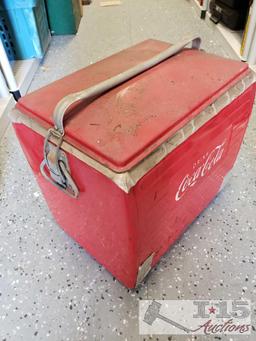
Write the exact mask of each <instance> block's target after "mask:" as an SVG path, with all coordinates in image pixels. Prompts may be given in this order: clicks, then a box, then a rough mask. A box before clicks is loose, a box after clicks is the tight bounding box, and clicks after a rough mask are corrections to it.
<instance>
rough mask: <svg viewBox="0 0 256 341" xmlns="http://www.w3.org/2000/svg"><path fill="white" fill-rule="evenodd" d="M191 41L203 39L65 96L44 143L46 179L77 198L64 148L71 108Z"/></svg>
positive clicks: (95, 96) (195, 45) (180, 44)
mask: <svg viewBox="0 0 256 341" xmlns="http://www.w3.org/2000/svg"><path fill="white" fill-rule="evenodd" d="M190 43H192V48H197V49H199V47H200V43H201V38H200V37H194V38H192V39H189V40H186V41H184V42H182V43H179V44H176V45H173V46H171V47H169V48H168V49H166V50H165V51H163V52H161V53H159V54H157V55H156V56H154V57H153V58H151V59H149V60H147V61H145V62H143V63H141V64H139V65H136V66H134V67H132V68H130V69H128V70H127V71H124V72H122V73H120V74H118V75H116V76H114V77H112V78H110V79H107V80H105V81H103V82H101V83H99V84H97V85H94V86H92V87H90V88H89V89H85V90H82V91H79V92H76V93H73V94H70V95H68V96H66V97H64V98H63V99H62V100H61V101H60V102H59V103H58V104H57V106H56V107H55V110H54V113H53V120H54V128H51V129H49V131H48V134H47V136H46V138H45V142H44V159H43V161H42V163H41V167H40V169H41V173H42V175H43V176H44V177H45V179H47V180H48V181H50V182H51V183H52V184H53V185H55V186H56V187H58V188H60V189H61V190H62V191H64V192H65V193H66V194H68V195H70V196H72V197H73V198H77V197H78V195H79V190H78V188H77V186H76V184H75V182H74V180H73V179H72V177H71V174H70V170H69V166H68V161H67V158H66V155H65V153H64V152H63V151H61V149H60V147H61V145H62V142H63V136H64V135H65V131H64V120H65V118H67V116H68V114H67V111H68V109H69V108H70V106H71V105H73V104H75V103H76V102H77V101H81V100H83V101H85V100H87V101H88V100H92V99H95V98H97V97H99V96H100V95H102V94H103V93H105V92H106V91H108V90H111V89H113V88H114V87H115V86H118V85H120V84H121V83H124V82H125V81H127V80H129V79H131V78H133V77H135V76H137V75H139V74H140V73H142V72H144V71H146V70H148V69H150V68H151V67H153V66H155V65H157V64H159V63H161V62H162V61H164V60H166V59H167V58H169V57H171V56H173V55H175V54H177V53H178V52H180V51H181V50H182V49H183V48H184V47H185V46H187V45H188V44H190ZM51 137H54V139H55V141H57V142H56V145H55V146H53V145H52V144H51V143H50V139H51ZM45 168H47V169H48V174H49V175H48V174H47V173H46V172H45Z"/></svg>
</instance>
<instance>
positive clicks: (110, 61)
mask: <svg viewBox="0 0 256 341" xmlns="http://www.w3.org/2000/svg"><path fill="white" fill-rule="evenodd" d="M169 46H170V45H169V44H168V43H164V42H160V41H157V40H147V41H145V42H142V43H140V44H138V45H135V46H133V47H131V48H128V49H126V50H124V51H122V52H119V53H117V54H115V55H113V56H111V57H108V58H106V59H104V60H102V61H100V62H98V63H96V64H93V65H90V66H88V67H86V68H85V69H82V70H79V71H77V72H75V73H73V74H71V75H69V76H67V77H65V78H63V79H61V80H58V81H56V82H54V83H52V84H50V85H48V86H46V87H44V88H42V89H39V90H37V91H35V92H33V93H30V94H28V95H26V96H24V97H23V98H21V99H20V100H19V102H18V103H17V105H16V108H17V109H18V110H19V111H21V112H22V113H24V114H26V115H28V116H29V117H32V118H34V119H35V120H36V121H37V122H39V123H40V124H41V125H42V126H44V127H45V128H50V127H52V126H53V119H52V115H53V111H54V109H55V107H56V105H57V103H58V102H59V101H60V100H61V99H62V98H63V97H64V96H66V95H68V94H70V93H73V92H77V91H80V90H82V89H86V88H89V87H91V86H93V85H95V84H98V83H99V82H101V81H103V80H106V79H108V78H110V77H113V76H114V75H116V74H119V73H121V72H123V71H125V70H127V69H129V68H131V67H133V66H135V65H137V64H138V63H141V62H142V61H145V60H147V59H149V58H151V57H153V56H154V55H156V54H157V53H159V52H161V51H163V50H165V49H166V48H168V47H169ZM247 73H248V65H247V64H245V63H241V62H239V61H232V60H228V59H225V58H222V57H218V56H215V55H210V54H207V53H205V52H204V51H198V50H194V49H184V50H183V51H182V52H180V53H178V54H177V55H175V56H173V57H171V58H169V59H167V60H166V61H164V62H162V63H160V64H158V65H157V66H155V67H153V68H151V69H149V70H148V71H145V72H144V73H142V74H140V75H138V76H136V77H134V78H132V79H131V80H129V81H127V82H125V83H123V84H121V85H119V86H117V87H115V88H114V89H112V90H110V91H108V92H107V93H105V94H103V95H102V96H100V97H99V98H97V99H95V100H94V101H92V102H91V103H89V104H88V103H87V104H86V105H84V104H83V103H80V104H78V105H76V106H75V107H74V108H72V116H71V117H70V118H69V119H68V120H67V122H66V125H65V132H66V133H65V141H67V142H68V143H70V144H71V145H73V146H75V147H76V148H78V149H79V150H81V151H82V152H83V153H85V154H86V155H88V156H90V157H92V158H93V159H95V160H97V161H98V162H100V163H102V164H103V165H105V166H107V167H108V168H110V169H112V170H114V171H116V172H124V171H126V170H129V169H131V168H132V167H133V166H135V165H136V164H137V163H139V162H140V161H141V160H143V159H144V158H145V157H146V156H147V155H149V154H150V153H151V152H152V151H153V150H155V149H156V148H157V147H158V146H159V145H161V144H162V143H163V142H164V141H165V140H166V139H168V138H169V137H170V136H172V135H173V134H175V132H177V131H178V130H179V129H180V128H181V127H182V126H184V125H185V124H186V123H187V122H188V121H190V120H191V119H193V118H194V117H195V116H196V115H197V114H198V113H200V112H201V111H202V110H203V109H204V108H205V107H206V106H208V105H209V104H210V103H212V102H213V101H214V100H215V99H216V98H217V97H218V96H220V95H221V94H222V93H224V92H225V91H226V90H227V89H228V88H229V87H231V86H232V85H233V84H234V83H236V82H238V81H239V79H241V78H242V77H244V76H245V74H247Z"/></svg>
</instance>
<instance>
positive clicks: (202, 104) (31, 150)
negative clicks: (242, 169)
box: [12, 40, 255, 288]
mask: <svg viewBox="0 0 256 341" xmlns="http://www.w3.org/2000/svg"><path fill="white" fill-rule="evenodd" d="M197 43H198V40H197V41H196V40H195V41H194V47H193V48H186V49H185V48H183V49H182V47H184V46H183V45H186V44H180V45H177V46H176V45H174V46H172V47H170V45H169V44H168V43H165V42H161V41H157V40H147V41H145V42H142V43H140V44H138V45H135V46H133V47H131V48H128V49H127V50H124V51H122V52H120V53H117V54H115V55H113V56H111V57H109V58H106V59H105V60H102V61H100V62H98V63H96V64H94V65H90V66H88V67H86V68H84V69H82V70H80V71H78V72H75V73H74V74H72V75H69V76H67V77H65V78H63V79H61V80H58V81H56V82H54V83H52V84H50V85H48V86H46V87H44V88H42V89H40V90H38V91H35V92H33V93H31V94H29V95H27V96H25V97H23V98H21V99H20V100H19V102H18V103H17V105H16V108H15V110H14V111H13V113H12V120H13V125H14V128H15V131H16V134H17V136H18V139H19V141H20V144H21V146H22V148H23V150H24V153H25V155H26V157H27V159H28V162H29V164H30V166H31V168H32V169H33V172H34V174H35V176H36V178H37V181H38V183H39V186H40V187H41V190H42V192H43V194H44V196H45V199H46V201H47V203H48V205H49V208H50V210H51V212H52V214H53V216H54V218H55V219H56V221H57V222H58V224H59V225H60V226H61V227H62V228H63V229H64V230H65V231H66V232H67V233H68V234H69V235H70V236H72V238H74V239H75V240H76V241H77V242H78V243H79V244H80V245H82V246H83V247H84V248H85V249H86V250H87V251H88V252H89V253H90V254H91V255H93V257H95V258H96V259H97V260H98V261H99V262H100V263H101V264H103V265H104V266H105V267H106V268H107V269H108V270H109V271H110V272H111V273H112V274H113V275H114V276H115V277H116V278H117V279H118V280H120V281H121V282H122V283H123V284H124V285H126V286H127V287H130V288H133V287H135V286H136V285H137V284H138V283H139V282H141V281H142V280H143V278H144V277H145V275H146V274H147V273H148V271H149V270H150V269H151V268H152V267H153V266H154V265H155V264H156V263H157V261H158V260H159V258H160V257H161V256H162V255H163V254H164V253H165V252H166V251H167V250H168V248H169V247H170V245H172V244H173V243H174V242H175V240H176V239H177V238H179V237H180V235H181V234H182V232H183V231H184V230H185V229H186V227H187V226H188V225H189V224H190V223H191V222H192V221H193V220H194V219H195V217H196V216H197V215H198V214H199V213H200V212H201V211H202V210H203V209H204V208H205V207H207V205H208V204H209V203H210V201H211V200H212V199H213V198H214V197H215V196H216V194H217V193H218V192H219V190H220V189H221V187H222V185H223V181H224V179H225V177H226V175H227V174H228V173H229V171H230V170H231V169H232V167H233V164H234V162H235V160H236V157H237V154H238V151H239V148H240V145H241V142H242V139H243V136H244V133H245V130H246V127H247V124H248V120H249V117H250V114H251V110H252V106H253V101H254V95H255V87H254V76H253V73H252V71H251V70H250V69H249V68H248V66H247V64H245V63H241V62H238V61H232V60H228V59H225V58H221V57H218V56H216V55H211V54H207V53H206V52H204V51H201V50H200V49H197V48H196V47H198V46H196V45H197ZM156 56H157V57H156ZM167 56H169V58H167ZM152 58H153V59H152ZM155 58H156V59H155ZM159 58H160V59H159ZM166 58H167V59H166ZM160 60H162V61H161V62H160ZM145 61H146V63H145ZM156 63H157V65H155V66H152V65H154V64H156ZM138 65H139V66H138ZM149 67H150V68H149ZM148 68H149V69H148ZM146 69H148V70H146ZM127 70H128V71H127ZM143 70H144V71H143ZM142 71H143V72H142ZM136 74H137V75H136ZM116 75H118V76H117V77H116ZM132 76H133V77H132ZM124 78H129V80H127V81H124ZM120 82H121V84H120ZM82 90H83V91H82ZM79 91H80V93H78V94H75V95H72V96H70V94H71V93H74V92H79ZM65 96H67V97H65ZM64 97H65V99H64V100H63V98H64ZM82 98H83V100H82ZM58 103H59V104H58ZM72 103H73V104H72ZM57 104H58V105H57ZM56 106H57V108H56ZM53 113H54V115H53ZM64 113H65V135H64V127H63V124H62V116H63V114H64ZM53 120H54V121H55V129H51V130H50V131H49V129H50V128H53V127H54V121H53Z"/></svg>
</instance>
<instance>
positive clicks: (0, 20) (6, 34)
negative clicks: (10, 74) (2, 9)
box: [0, 13, 16, 60]
mask: <svg viewBox="0 0 256 341" xmlns="http://www.w3.org/2000/svg"><path fill="white" fill-rule="evenodd" d="M1 14H2V13H0V39H1V40H2V43H3V46H4V48H5V52H6V54H7V57H8V59H9V60H14V59H15V58H16V52H15V47H14V43H13V38H12V34H11V30H10V24H9V22H8V21H7V20H6V18H5V17H4V16H2V15H1Z"/></svg>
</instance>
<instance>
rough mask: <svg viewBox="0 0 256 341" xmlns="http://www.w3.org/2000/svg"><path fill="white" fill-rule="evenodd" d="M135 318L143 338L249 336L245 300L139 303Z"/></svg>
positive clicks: (249, 308)
mask: <svg viewBox="0 0 256 341" xmlns="http://www.w3.org/2000/svg"><path fill="white" fill-rule="evenodd" d="M139 319H140V321H139V322H140V323H139V324H140V334H143V335H145V334H169V335H170V334H171V335H180V334H187V335H188V334H193V335H197V334H199V335H220V334H228V335H232V334H236V335H249V334H250V333H251V303H250V301H248V300H234V301H232V300H227V301H225V300H219V301H217V300H214V301H208V300H196V301H193V300H187V301H179V300H176V301H175V300H174V301H168V300H167V301H148V300H142V301H140V311H139Z"/></svg>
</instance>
